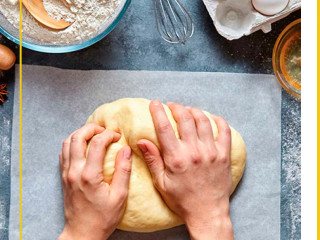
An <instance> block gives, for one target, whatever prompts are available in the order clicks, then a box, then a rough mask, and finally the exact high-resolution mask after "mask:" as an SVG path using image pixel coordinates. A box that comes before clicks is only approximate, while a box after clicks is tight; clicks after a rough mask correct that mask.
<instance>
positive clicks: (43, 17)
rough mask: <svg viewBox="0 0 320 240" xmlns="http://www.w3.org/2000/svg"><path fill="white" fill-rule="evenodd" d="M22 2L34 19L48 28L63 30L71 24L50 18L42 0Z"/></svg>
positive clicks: (24, 0) (23, 0)
mask: <svg viewBox="0 0 320 240" xmlns="http://www.w3.org/2000/svg"><path fill="white" fill-rule="evenodd" d="M22 3H23V5H24V6H25V8H26V9H27V10H28V11H29V13H30V14H31V15H32V16H33V17H34V18H35V19H36V20H38V21H39V22H40V23H42V24H43V25H45V26H47V27H49V28H52V29H55V30H63V29H65V28H67V27H69V26H70V25H71V24H72V23H69V22H66V21H64V20H62V19H61V20H56V19H54V18H52V17H51V16H50V15H49V14H48V12H47V11H46V9H45V8H44V6H43V0H22Z"/></svg>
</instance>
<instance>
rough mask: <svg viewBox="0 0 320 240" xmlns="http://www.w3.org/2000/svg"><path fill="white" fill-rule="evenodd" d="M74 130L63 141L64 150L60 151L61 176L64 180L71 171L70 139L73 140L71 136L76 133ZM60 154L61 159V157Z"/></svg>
mask: <svg viewBox="0 0 320 240" xmlns="http://www.w3.org/2000/svg"><path fill="white" fill-rule="evenodd" d="M75 132H76V131H74V132H73V133H72V134H70V135H69V137H67V138H66V139H65V140H64V141H63V143H62V152H61V153H60V155H61V160H60V170H61V176H62V180H63V182H66V179H67V174H68V171H69V165H70V141H71V136H72V135H73V134H74V133H75ZM60 155H59V159H60Z"/></svg>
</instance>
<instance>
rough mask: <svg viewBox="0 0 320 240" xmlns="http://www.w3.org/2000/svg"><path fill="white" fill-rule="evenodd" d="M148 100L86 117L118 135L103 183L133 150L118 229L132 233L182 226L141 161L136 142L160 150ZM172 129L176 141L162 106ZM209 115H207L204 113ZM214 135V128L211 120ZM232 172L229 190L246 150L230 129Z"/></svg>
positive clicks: (103, 109)
mask: <svg viewBox="0 0 320 240" xmlns="http://www.w3.org/2000/svg"><path fill="white" fill-rule="evenodd" d="M149 104H150V101H149V100H147V99H142V98H139V99H138V98H125V99H120V100H118V101H115V102H112V103H108V104H104V105H102V106H100V107H99V108H97V109H96V110H95V111H94V113H93V114H92V115H91V116H90V117H89V119H88V121H87V122H88V123H89V122H95V123H97V124H99V125H100V126H103V127H105V128H106V129H109V130H113V131H117V132H120V133H121V138H120V140H119V141H118V142H117V143H113V144H111V145H110V146H109V147H108V149H107V153H106V156H105V159H104V180H105V181H106V182H107V183H110V182H111V180H112V176H113V172H114V163H115V158H116V156H117V153H118V151H119V150H120V149H121V148H122V147H123V146H126V145H129V146H130V147H131V148H132V173H131V178H130V184H129V195H128V200H127V205H126V209H125V213H124V216H123V218H122V220H121V222H120V224H119V226H118V229H121V230H126V231H134V232H152V231H157V230H162V229H167V228H171V227H175V226H178V225H181V224H183V221H182V220H181V219H180V218H179V217H178V216H177V215H176V214H174V213H173V212H172V211H171V210H170V209H169V208H168V207H167V205H166V204H165V202H164V201H163V200H162V198H161V196H160V194H159V192H158V191H157V190H156V188H155V187H154V185H153V182H152V178H151V175H150V172H149V169H148V167H147V165H146V163H145V161H144V159H143V155H142V153H141V152H140V150H139V148H138V146H137V142H138V141H139V140H140V139H148V140H150V141H152V142H153V143H155V144H156V145H157V146H158V147H159V143H158V139H157V135H156V132H155V128H154V125H153V121H152V118H151V114H150V111H149ZM164 108H165V111H166V113H167V116H168V118H169V121H170V122H171V124H172V127H173V129H174V131H175V133H176V136H177V138H179V133H178V130H177V124H176V122H175V120H174V118H173V116H172V114H171V111H170V109H169V108H168V107H167V106H166V105H164ZM206 114H207V115H208V116H209V114H208V113H206ZM210 121H211V125H212V129H213V133H214V136H215V137H216V136H217V132H218V131H217V127H216V124H215V123H214V121H212V119H211V118H210ZM231 134H232V147H231V171H232V191H233V190H234V189H235V187H236V186H237V184H238V183H239V181H240V179H241V177H242V174H243V171H244V167H245V162H246V147H245V144H244V142H243V140H242V137H241V136H240V134H239V133H238V132H237V131H235V130H234V129H233V128H231Z"/></svg>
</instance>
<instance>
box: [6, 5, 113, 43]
mask: <svg viewBox="0 0 320 240" xmlns="http://www.w3.org/2000/svg"><path fill="white" fill-rule="evenodd" d="M18 2H19V0H0V11H1V12H2V14H3V15H4V16H5V17H6V18H7V19H8V20H9V22H11V23H12V24H13V25H14V26H15V27H16V28H19V4H18ZM43 3H44V6H45V9H46V10H47V12H48V13H49V15H50V16H51V17H54V18H56V19H58V20H59V19H63V20H65V21H67V22H73V24H72V25H71V26H70V27H68V28H67V29H65V30H62V31H53V30H50V29H48V28H46V27H43V26H42V25H40V24H39V23H38V22H37V21H36V20H35V19H34V18H33V17H32V16H31V15H30V14H29V12H28V11H27V10H26V9H25V8H23V13H22V14H23V21H22V22H23V23H22V24H23V32H24V33H25V34H27V35H28V36H30V37H32V38H35V39H38V40H40V41H44V42H51V43H69V42H73V41H77V40H81V39H83V38H85V37H87V36H89V35H91V34H92V33H94V32H96V31H97V30H98V29H99V28H100V26H101V25H102V24H103V23H104V22H105V21H106V20H107V19H108V18H109V17H110V16H111V15H112V14H113V12H114V10H115V8H116V7H117V6H118V0H65V1H64V0H43Z"/></svg>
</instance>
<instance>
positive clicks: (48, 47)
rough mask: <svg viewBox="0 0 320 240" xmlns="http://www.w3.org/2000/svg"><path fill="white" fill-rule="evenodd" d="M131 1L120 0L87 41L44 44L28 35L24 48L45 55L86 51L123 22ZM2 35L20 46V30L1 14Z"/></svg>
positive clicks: (0, 29) (0, 28) (25, 36)
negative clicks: (85, 49)
mask: <svg viewBox="0 0 320 240" xmlns="http://www.w3.org/2000/svg"><path fill="white" fill-rule="evenodd" d="M130 3H131V0H120V1H119V5H118V7H117V8H116V9H115V12H114V13H113V15H112V16H111V17H110V18H109V19H108V20H107V21H106V22H105V24H103V25H102V26H101V28H100V29H99V30H98V31H97V32H95V33H94V34H91V35H90V36H88V37H87V38H85V39H82V40H80V41H74V42H71V43H65V44H61V43H56V44H55V43H48V42H42V41H39V40H37V39H34V38H31V37H29V36H28V35H26V34H23V36H22V46H23V47H25V48H29V49H31V50H34V51H38V52H45V53H66V52H73V51H77V50H80V49H84V48H86V47H89V46H91V45H92V44H95V43H96V42H98V41H100V40H101V39H102V38H104V37H105V36H107V35H108V34H109V33H110V32H111V31H112V30H113V29H114V27H115V26H116V25H117V24H118V22H119V21H120V20H121V18H122V17H123V15H124V14H125V12H126V10H127V8H128V6H129V5H130ZM0 33H2V34H3V35H4V36H5V37H7V38H8V39H9V40H11V41H13V42H15V43H16V44H19V43H20V41H19V29H17V28H15V27H14V26H13V25H12V24H11V23H9V21H8V20H7V19H6V18H5V17H4V16H3V15H2V13H1V12H0Z"/></svg>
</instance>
